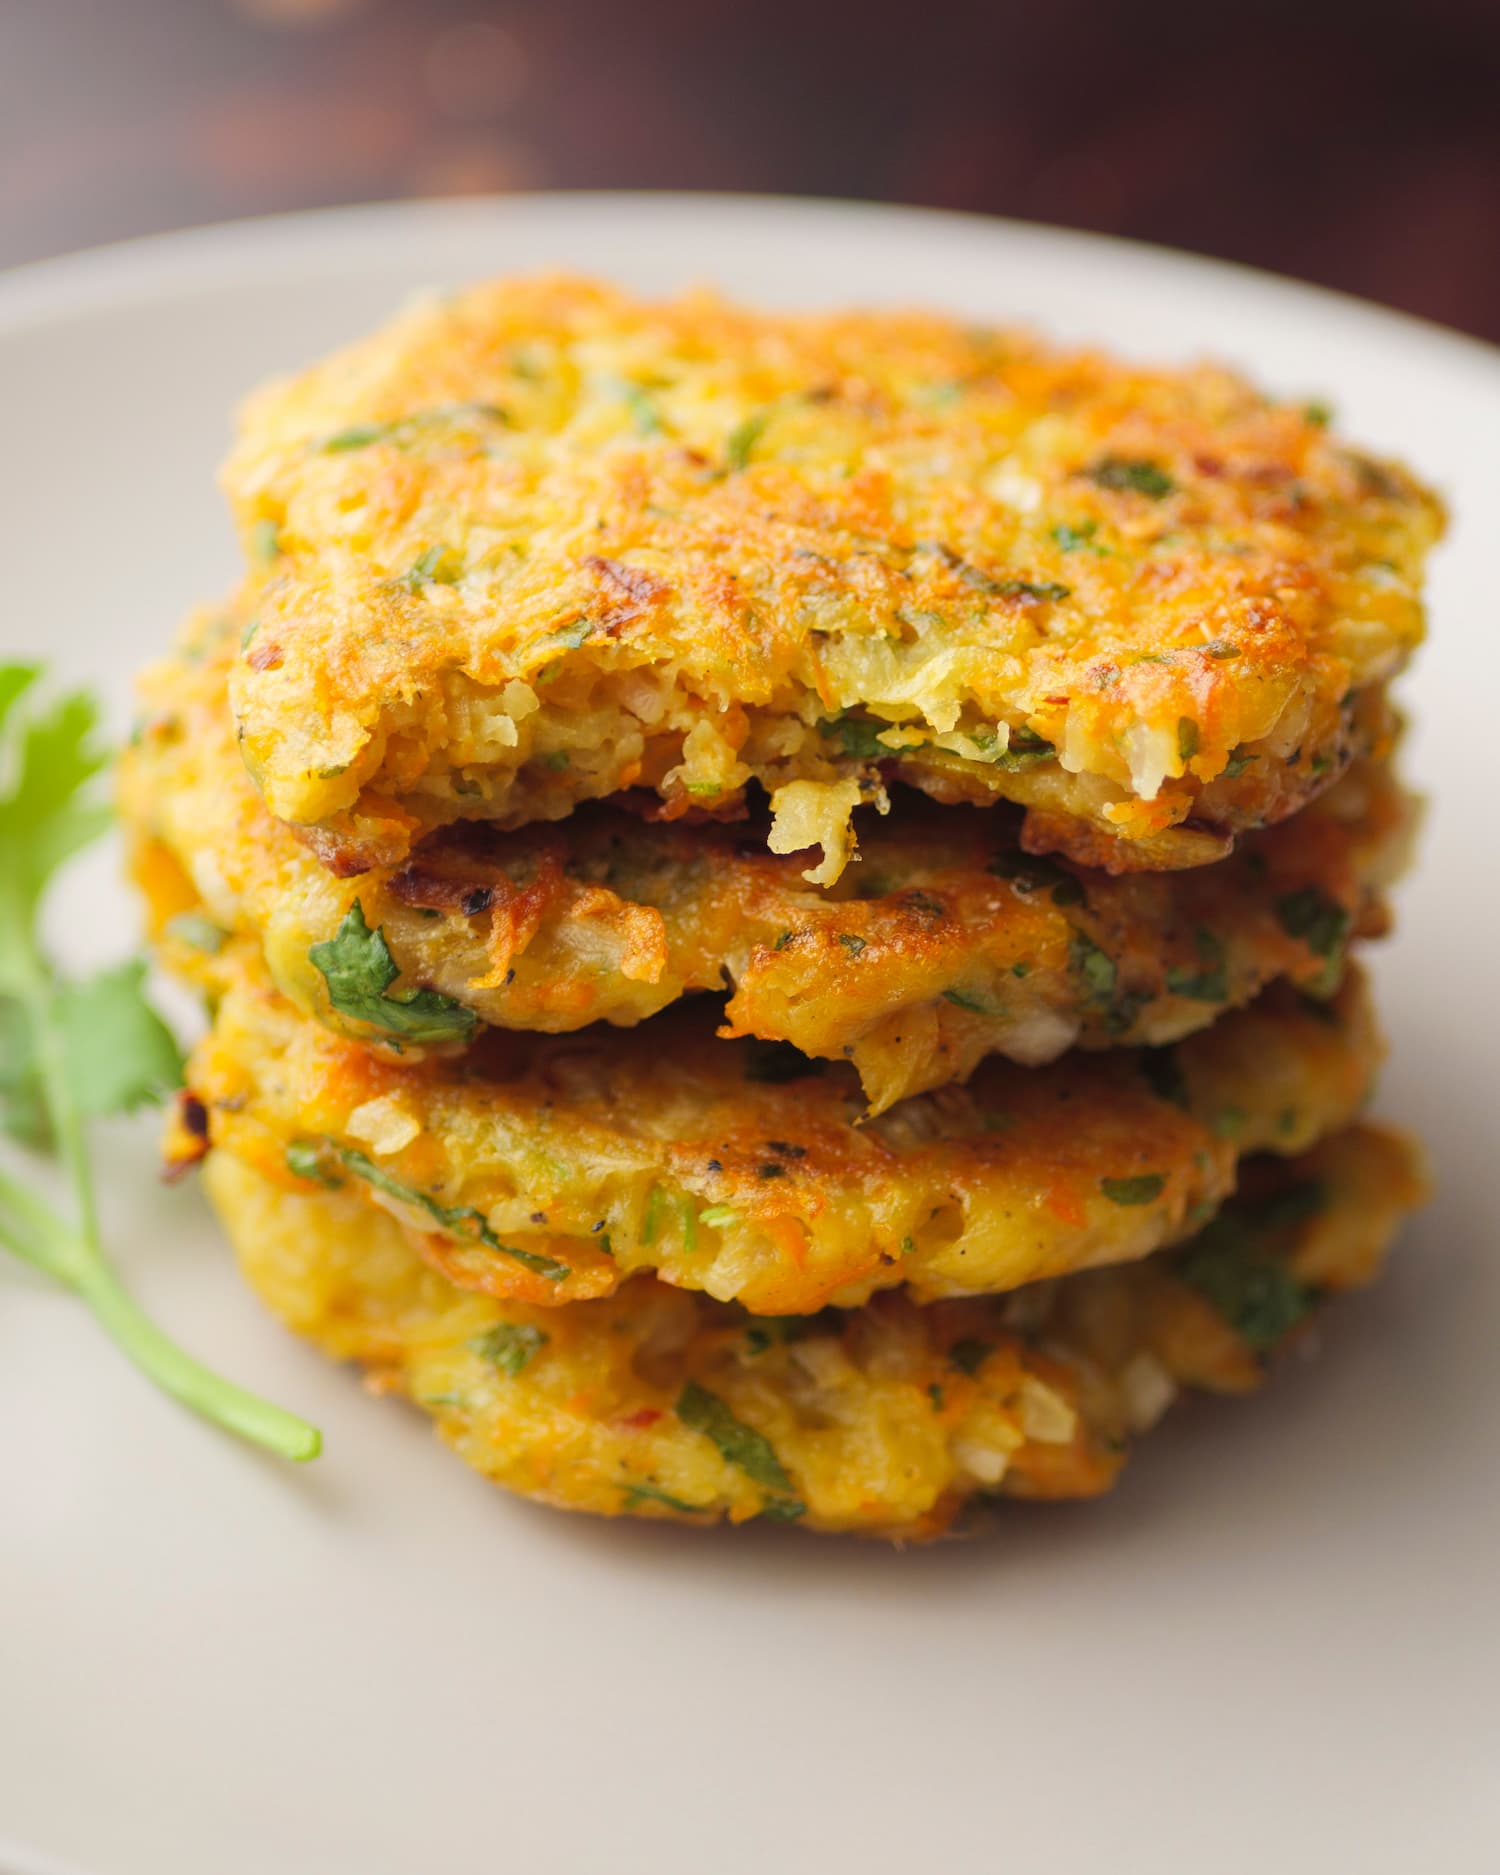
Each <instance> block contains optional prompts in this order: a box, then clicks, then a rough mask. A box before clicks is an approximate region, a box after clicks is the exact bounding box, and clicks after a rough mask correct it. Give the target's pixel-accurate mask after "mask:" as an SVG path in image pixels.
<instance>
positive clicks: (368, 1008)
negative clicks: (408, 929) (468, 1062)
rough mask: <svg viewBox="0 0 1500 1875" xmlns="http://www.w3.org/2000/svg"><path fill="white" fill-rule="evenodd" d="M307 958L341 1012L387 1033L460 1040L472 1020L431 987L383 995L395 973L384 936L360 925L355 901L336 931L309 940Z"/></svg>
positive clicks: (360, 912)
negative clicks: (321, 938) (321, 940)
mask: <svg viewBox="0 0 1500 1875" xmlns="http://www.w3.org/2000/svg"><path fill="white" fill-rule="evenodd" d="M307 955H308V961H309V962H310V963H312V964H313V965H314V967H315V968H316V969H317V970H318V971H319V972H320V973H321V974H322V977H323V980H324V982H325V983H326V984H327V985H328V1000H329V1001H330V1002H331V1003H332V1005H333V1007H334V1008H335V1009H336V1010H337V1011H338V1012H339V1014H340V1015H342V1016H347V1017H348V1018H349V1019H350V1020H351V1021H355V1022H365V1023H368V1024H369V1025H370V1026H371V1027H372V1028H376V1029H380V1030H381V1031H382V1032H383V1033H384V1034H386V1035H389V1036H391V1037H399V1038H400V1040H402V1041H408V1042H414V1043H418V1044H421V1043H432V1042H450V1041H459V1042H466V1041H468V1040H469V1038H470V1037H471V1036H472V1035H473V1033H474V1029H475V1027H476V1025H477V1022H478V1018H477V1016H476V1015H475V1014H474V1011H473V1010H472V1009H466V1008H465V1007H464V1005H463V1004H462V1003H456V1002H454V1000H453V998H452V997H451V996H442V995H440V994H439V993H438V992H437V991H436V990H403V991H400V992H399V993H398V994H396V995H394V996H393V995H391V994H389V991H390V986H391V985H392V984H393V983H394V982H395V981H396V978H397V977H398V976H399V975H400V974H401V973H400V971H399V970H398V969H397V967H396V963H395V960H394V959H393V958H392V956H391V953H390V947H389V946H388V945H387V943H386V941H385V937H384V934H383V933H382V932H381V931H380V930H379V929H376V930H374V931H372V930H371V929H370V927H369V925H368V924H366V923H365V914H364V908H363V906H362V905H361V904H360V901H359V900H358V899H356V900H355V901H354V903H353V905H352V906H351V907H350V908H349V911H348V912H347V914H346V915H345V917H344V921H343V923H342V924H341V925H340V926H339V928H338V932H337V934H336V935H335V936H334V937H332V938H329V939H328V940H326V941H325V942H324V943H322V944H314V945H313V947H312V949H311V950H309V952H308V953H307Z"/></svg>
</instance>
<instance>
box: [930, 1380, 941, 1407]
mask: <svg viewBox="0 0 1500 1875" xmlns="http://www.w3.org/2000/svg"><path fill="white" fill-rule="evenodd" d="M927 1397H928V1399H929V1400H931V1401H932V1410H933V1412H935V1413H940V1412H942V1410H943V1389H942V1388H941V1387H940V1386H939V1385H938V1383H937V1382H936V1381H935V1380H934V1381H931V1382H929V1384H928V1388H927Z"/></svg>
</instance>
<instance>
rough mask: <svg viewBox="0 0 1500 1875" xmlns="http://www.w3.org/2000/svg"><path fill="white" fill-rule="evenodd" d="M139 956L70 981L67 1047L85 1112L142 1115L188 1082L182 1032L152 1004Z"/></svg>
mask: <svg viewBox="0 0 1500 1875" xmlns="http://www.w3.org/2000/svg"><path fill="white" fill-rule="evenodd" d="M145 980H146V966H145V964H144V963H143V962H141V961H140V960H139V959H137V960H136V961H135V962H133V963H126V964H118V965H116V966H115V968H114V969H112V970H104V971H101V972H100V973H99V975H98V976H96V977H92V978H90V980H89V981H88V982H86V983H74V984H69V985H68V987H67V988H66V989H65V990H64V991H63V994H62V999H61V1017H62V1034H63V1051H64V1055H65V1057H66V1060H67V1071H68V1080H69V1082H70V1084H71V1086H72V1089H73V1098H74V1099H75V1100H76V1101H77V1103H78V1107H79V1111H80V1112H81V1113H84V1114H87V1115H89V1116H90V1117H92V1118H103V1117H104V1116H106V1115H108V1114H112V1113H134V1112H135V1110H136V1109H137V1108H138V1107H144V1106H149V1105H152V1104H154V1103H155V1102H157V1101H161V1100H164V1099H165V1098H166V1096H167V1095H168V1094H170V1093H171V1092H172V1091H173V1090H174V1089H175V1088H177V1087H179V1086H180V1085H181V1083H182V1051H181V1050H180V1049H179V1048H178V1046H177V1040H176V1037H175V1036H174V1035H173V1034H172V1031H171V1030H170V1029H169V1028H168V1027H167V1025H166V1023H165V1022H163V1021H162V1019H161V1017H160V1016H159V1015H158V1014H157V1013H156V1011H155V1010H154V1009H153V1008H152V1007H151V1005H150V1003H148V1002H147V1001H146V993H145V987H144V986H145Z"/></svg>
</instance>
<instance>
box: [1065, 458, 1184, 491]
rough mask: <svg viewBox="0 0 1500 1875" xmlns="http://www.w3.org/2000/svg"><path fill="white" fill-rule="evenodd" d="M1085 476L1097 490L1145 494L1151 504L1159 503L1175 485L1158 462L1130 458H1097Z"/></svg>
mask: <svg viewBox="0 0 1500 1875" xmlns="http://www.w3.org/2000/svg"><path fill="white" fill-rule="evenodd" d="M1085 473H1086V474H1087V476H1088V478H1089V480H1090V481H1091V482H1097V483H1098V485H1099V486H1100V488H1108V489H1112V490H1114V491H1115V492H1116V493H1119V492H1122V491H1123V492H1127V493H1129V494H1132V495H1146V496H1148V497H1149V498H1150V499H1151V500H1152V501H1160V500H1162V499H1163V497H1164V496H1167V495H1170V494H1171V492H1172V490H1173V489H1174V488H1175V487H1176V486H1177V484H1176V483H1175V482H1174V481H1173V480H1172V478H1171V476H1170V475H1168V474H1167V472H1166V470H1165V469H1164V468H1162V466H1161V465H1160V463H1156V462H1148V461H1145V460H1141V459H1138V458H1135V457H1131V456H1101V457H1100V458H1099V460H1098V461H1097V462H1096V463H1094V464H1093V465H1092V466H1091V467H1090V468H1089V469H1087V470H1086V471H1085Z"/></svg>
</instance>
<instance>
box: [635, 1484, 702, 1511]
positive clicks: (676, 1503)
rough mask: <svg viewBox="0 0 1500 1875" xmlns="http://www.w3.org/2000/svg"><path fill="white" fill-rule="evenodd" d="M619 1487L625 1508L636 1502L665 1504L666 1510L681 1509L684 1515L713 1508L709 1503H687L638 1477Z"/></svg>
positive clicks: (683, 1499)
mask: <svg viewBox="0 0 1500 1875" xmlns="http://www.w3.org/2000/svg"><path fill="white" fill-rule="evenodd" d="M620 1488H621V1490H622V1491H624V1493H625V1508H626V1510H634V1509H635V1507H636V1505H637V1504H665V1505H666V1507H667V1509H668V1510H676V1511H681V1512H682V1514H683V1515H684V1516H685V1517H701V1516H702V1515H703V1513H704V1512H705V1511H708V1510H712V1509H713V1506H712V1505H711V1504H689V1503H688V1502H687V1500H686V1499H685V1498H680V1497H673V1496H672V1494H671V1492H670V1491H663V1490H662V1488H661V1486H660V1485H659V1484H646V1483H644V1482H642V1481H641V1480H640V1479H636V1480H634V1481H633V1482H632V1483H630V1484H625V1485H622V1486H621V1487H620Z"/></svg>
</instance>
